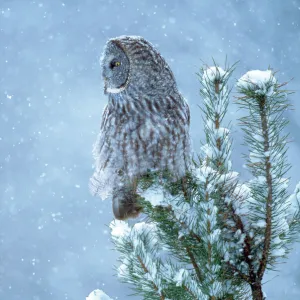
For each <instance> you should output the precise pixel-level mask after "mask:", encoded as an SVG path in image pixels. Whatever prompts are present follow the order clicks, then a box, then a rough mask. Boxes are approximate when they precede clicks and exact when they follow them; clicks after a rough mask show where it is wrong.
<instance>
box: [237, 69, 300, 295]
mask: <svg viewBox="0 0 300 300" xmlns="http://www.w3.org/2000/svg"><path fill="white" fill-rule="evenodd" d="M282 86H283V85H282V84H281V85H280V84H278V83H277V80H276V78H275V76H274V73H273V72H272V71H271V70H267V71H258V70H256V71H250V72H248V73H246V74H245V75H244V76H242V77H241V78H240V79H239V81H238V83H237V89H238V91H239V92H240V93H241V94H242V96H241V97H239V98H238V104H239V106H240V107H241V108H244V109H245V111H246V115H245V116H244V117H242V118H241V119H240V121H241V126H242V129H243V131H244V139H245V143H246V145H247V146H248V148H249V152H250V154H249V157H248V158H247V167H248V169H249V171H250V172H251V173H252V175H253V179H252V180H251V181H250V182H249V187H250V198H249V199H248V206H249V209H248V219H249V227H250V229H249V230H250V239H249V240H248V241H247V242H248V244H249V246H248V247H249V249H248V250H249V253H248V262H247V264H248V266H249V270H248V279H250V281H249V284H250V286H251V290H252V295H253V299H264V296H263V292H262V279H263V276H264V274H265V271H266V269H268V268H269V269H271V268H273V267H274V265H275V263H276V262H278V258H279V257H284V256H286V254H287V252H288V250H289V247H290V242H291V235H290V234H291V233H290V225H291V221H290V219H292V222H294V224H297V223H298V222H299V219H298V220H297V219H296V218H297V217H298V216H299V212H297V211H296V212H293V213H292V214H293V217H292V218H290V216H289V215H290V209H291V204H290V201H289V195H288V182H289V180H288V178H286V177H285V176H286V173H287V171H288V170H289V168H290V166H289V164H288V162H287V154H286V153H287V145H286V144H287V137H288V135H287V134H285V133H284V129H285V127H286V125H287V123H288V121H287V120H286V119H285V118H284V117H283V113H284V112H285V111H286V110H287V109H288V107H289V104H288V102H287V91H285V90H282V89H281V87H282ZM297 209H298V208H297Z"/></svg>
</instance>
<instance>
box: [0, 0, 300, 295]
mask: <svg viewBox="0 0 300 300" xmlns="http://www.w3.org/2000/svg"><path fill="white" fill-rule="evenodd" d="M299 23H300V1H299V0H295V1H292V0H287V1H282V0H273V1H270V0H269V1H267V0H256V1H249V0H248V1H243V0H236V1H235V0H224V1H223V0H219V1H209V0H189V1H185V0H181V1H179V0H164V1H160V0H149V1H146V0H140V1H138V0H134V1H133V0H131V1H129V0H128V1H120V0H65V1H56V0H41V1H28V0H0V299H10V300H18V299H22V300H24V299H25V300H52V299H53V300H63V299H66V300H83V299H85V297H86V296H87V295H88V294H89V293H90V292H91V291H92V290H93V289H96V288H100V289H103V290H104V291H105V292H106V293H107V294H108V295H110V297H112V298H113V299H121V300H123V299H124V300H126V299H141V298H140V297H131V296H128V295H130V293H131V291H130V289H129V288H128V286H126V285H124V284H121V283H119V281H118V279H117V277H116V276H114V275H115V271H114V269H113V266H114V265H118V262H117V257H118V253H116V252H114V251H113V250H112V248H113V245H112V243H111V242H110V234H109V228H108V227H107V225H108V224H109V223H110V221H111V220H112V218H113V216H112V212H111V203H110V201H101V200H100V199H97V198H93V197H92V196H91V195H90V194H89V191H88V188H87V185H88V180H89V177H90V176H91V174H92V164H93V159H92V154H91V150H92V145H93V143H94V141H95V139H96V135H97V133H98V129H99V125H100V121H101V114H102V110H103V107H104V105H105V103H106V97H105V96H104V95H103V85H102V82H101V73H100V67H99V62H98V61H99V56H100V54H101V52H102V49H103V47H104V45H105V42H106V41H107V39H109V38H111V37H115V36H118V35H124V34H125V35H141V36H143V37H145V38H146V39H148V40H149V41H150V42H152V43H153V44H154V45H155V46H157V48H158V49H159V51H160V52H161V54H162V55H163V56H164V57H165V58H166V60H167V62H168V63H169V64H170V66H171V68H172V70H173V72H174V74H175V77H176V80H177V83H178V86H179V89H180V91H181V92H182V94H183V95H184V96H185V97H186V98H187V100H188V102H189V105H190V107H191V118H192V119H191V136H192V139H193V145H194V149H195V151H198V149H199V147H200V140H203V138H204V134H203V130H202V128H203V124H202V120H201V118H200V110H199V108H198V105H201V101H202V100H201V98H200V97H199V86H200V85H199V83H198V79H197V76H196V75H195V73H196V72H197V71H198V69H199V68H200V67H201V66H202V65H203V63H205V64H208V65H210V64H212V57H213V58H214V59H215V60H216V62H217V63H219V64H220V66H224V62H225V60H226V56H227V60H228V62H229V63H234V62H236V61H240V62H239V64H238V66H237V68H236V71H235V73H234V75H233V78H232V82H231V83H232V85H233V84H234V80H236V79H238V78H239V77H240V76H242V75H243V74H244V73H245V72H247V71H249V70H251V69H261V70H265V69H267V68H268V67H269V66H271V67H272V68H274V70H277V71H278V72H277V78H278V79H279V81H280V82H285V81H289V80H290V79H292V78H294V79H293V80H292V81H291V82H290V83H289V85H288V88H289V89H291V90H294V91H296V94H294V95H292V96H291V97H290V101H291V102H292V104H293V106H294V109H295V110H293V111H290V112H288V113H287V115H286V116H287V117H288V118H289V120H290V125H289V127H288V130H289V132H291V139H292V140H293V142H292V143H290V144H289V148H290V149H289V162H290V163H291V164H292V168H291V170H290V172H289V175H290V176H291V186H290V191H293V190H294V186H295V184H296V182H297V181H299V180H300V173H299V167H300V161H299V157H300V149H299V147H300V133H299V132H300V101H299V97H300V93H299V83H300V73H299V68H300V26H299ZM234 96H236V94H235V91H234V90H233V93H232V100H234ZM240 114H241V112H240V111H237V106H236V105H235V104H234V103H233V101H232V104H231V105H230V107H229V113H228V116H227V118H226V120H225V123H227V122H231V123H232V126H233V137H234V149H233V158H234V160H233V167H234V169H235V170H237V171H239V172H241V176H242V178H247V174H246V170H245V169H244V168H243V167H242V165H243V160H242V158H241V152H243V151H246V148H244V147H242V146H241V144H242V135H241V131H240V129H239V127H238V126H237V123H238V122H237V118H238V117H239V116H240ZM299 249H300V247H299V245H298V246H297V245H296V246H295V248H294V250H293V251H292V253H291V255H290V257H289V259H288V260H287V262H286V263H285V264H281V265H279V266H278V269H279V272H269V273H268V274H267V276H266V277H265V286H264V290H265V292H266V294H267V296H268V299H274V300H279V299H287V300H291V299H299V298H300V259H299V258H300V257H299Z"/></svg>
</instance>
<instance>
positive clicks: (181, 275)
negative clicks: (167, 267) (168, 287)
mask: <svg viewBox="0 0 300 300" xmlns="http://www.w3.org/2000/svg"><path fill="white" fill-rule="evenodd" d="M188 277H189V272H188V271H187V270H186V269H180V270H179V271H178V272H177V273H176V274H175V276H174V278H173V280H174V281H175V282H176V286H181V285H182V284H183V282H184V281H185V280H186V279H187V278H188Z"/></svg>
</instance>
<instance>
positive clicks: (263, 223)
mask: <svg viewBox="0 0 300 300" xmlns="http://www.w3.org/2000/svg"><path fill="white" fill-rule="evenodd" d="M255 225H256V227H259V228H264V227H266V221H265V220H259V221H257V222H256V223H255Z"/></svg>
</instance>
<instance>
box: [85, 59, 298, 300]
mask: <svg viewBox="0 0 300 300" xmlns="http://www.w3.org/2000/svg"><path fill="white" fill-rule="evenodd" d="M233 69H234V66H233V67H231V68H225V70H223V69H221V68H220V67H218V66H216V65H215V66H213V67H210V68H205V69H202V70H201V72H200V74H199V75H200V76H199V77H200V83H201V95H202V97H203V100H204V102H203V106H202V113H203V120H204V130H205V135H206V143H205V144H203V146H202V147H201V150H200V153H199V155H198V158H199V162H198V161H194V167H193V168H192V169H191V170H190V172H188V173H187V174H186V176H185V177H184V178H183V179H182V180H179V181H177V182H174V181H173V180H169V178H170V177H169V175H170V174H168V173H165V174H161V173H160V174H158V173H154V172H153V173H151V174H148V175H147V176H145V178H141V179H140V181H139V183H138V193H139V195H140V196H141V197H140V199H139V202H140V205H142V206H143V208H144V212H145V214H146V215H147V217H148V218H147V223H145V222H142V223H137V224H135V225H134V226H129V225H128V224H127V223H126V222H121V221H116V222H112V223H111V225H110V227H111V230H112V238H113V242H114V244H115V246H116V249H117V250H118V251H119V252H120V253H121V256H120V262H121V265H120V267H119V268H118V275H119V277H120V278H121V280H123V281H125V282H127V283H132V284H133V288H134V290H135V291H136V292H137V293H138V294H140V295H142V296H143V297H144V299H149V300H151V299H160V300H163V299H165V300H167V299H172V300H173V299H174V300H175V299H182V300H185V299H186V300H188V299H200V300H202V299H203V300H221V299H222V300H223V299H232V300H233V299H239V300H242V299H245V300H246V299H249V298H250V297H251V295H252V298H253V299H256V300H262V299H264V295H263V292H262V280H263V276H264V273H265V271H266V269H268V268H273V267H274V264H275V263H276V262H278V259H279V258H282V257H285V256H286V255H287V254H288V251H289V250H290V248H291V243H292V242H293V241H294V239H295V236H296V235H297V234H299V231H300V210H299V203H300V202H299V201H300V183H299V184H298V185H297V187H296V189H295V191H294V193H293V194H292V195H290V196H289V194H288V190H287V188H288V179H287V178H286V173H287V171H288V169H289V165H288V163H287V159H286V152H287V146H286V143H287V134H284V133H283V131H284V128H285V126H286V124H287V120H286V119H284V118H283V113H284V111H285V110H286V109H287V108H288V107H289V105H288V103H287V100H286V95H287V91H284V90H282V89H281V87H282V86H283V85H280V84H278V83H277V80H276V79H275V77H274V74H273V73H272V72H271V71H270V70H268V71H264V72H262V71H250V72H248V73H247V74H245V75H244V76H243V77H242V78H241V79H240V80H239V81H238V83H237V89H238V91H239V92H240V93H241V94H242V96H241V97H239V98H238V104H239V105H240V106H241V107H242V108H244V109H245V111H246V116H244V117H242V118H241V119H240V120H241V125H242V128H243V131H244V136H245V142H246V144H247V145H248V147H249V155H248V156H247V166H248V168H249V170H250V172H251V173H252V175H253V178H252V179H251V180H250V181H249V182H244V183H242V182H241V181H240V179H239V174H238V173H237V172H234V171H233V170H232V163H231V146H232V141H231V137H230V129H229V128H227V127H226V128H225V127H224V126H223V119H224V116H225V115H226V112H227V107H228V104H229V92H230V90H229V89H228V84H227V83H228V80H229V78H230V76H231V74H232V71H233ZM171 178H172V176H171ZM100 299H102V298H100ZM108 299H109V298H108ZM88 300H90V299H88ZM97 300H98V299H97Z"/></svg>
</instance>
